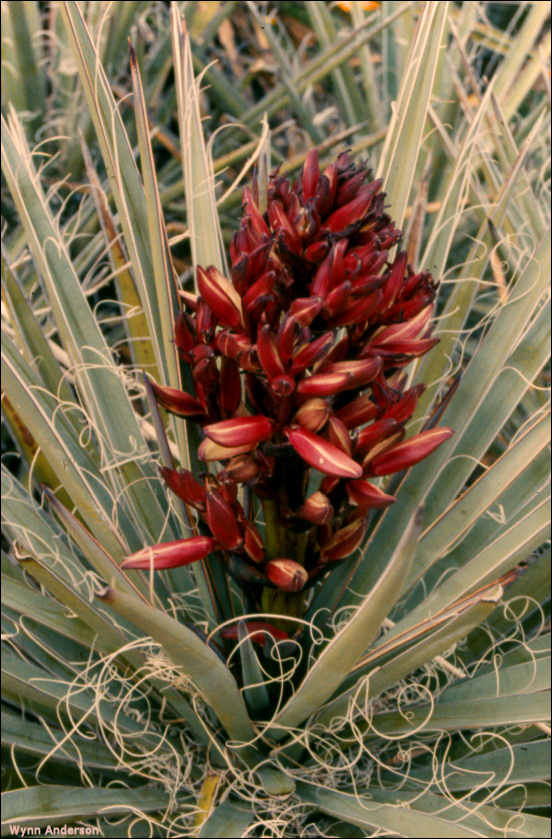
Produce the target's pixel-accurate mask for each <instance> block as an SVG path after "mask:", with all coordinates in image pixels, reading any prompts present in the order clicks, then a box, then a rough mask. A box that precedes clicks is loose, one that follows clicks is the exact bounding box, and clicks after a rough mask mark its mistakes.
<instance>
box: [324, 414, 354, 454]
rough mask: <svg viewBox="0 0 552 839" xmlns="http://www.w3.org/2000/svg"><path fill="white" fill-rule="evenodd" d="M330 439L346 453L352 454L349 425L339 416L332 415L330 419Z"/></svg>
mask: <svg viewBox="0 0 552 839" xmlns="http://www.w3.org/2000/svg"><path fill="white" fill-rule="evenodd" d="M328 440H329V441H330V443H332V444H333V445H334V446H337V448H338V449H341V450H342V451H344V452H345V454H349V455H350V454H352V451H353V447H352V443H351V438H350V436H349V431H348V429H347V426H346V425H345V423H344V422H342V421H341V420H340V419H338V418H337V417H330V419H329V420H328Z"/></svg>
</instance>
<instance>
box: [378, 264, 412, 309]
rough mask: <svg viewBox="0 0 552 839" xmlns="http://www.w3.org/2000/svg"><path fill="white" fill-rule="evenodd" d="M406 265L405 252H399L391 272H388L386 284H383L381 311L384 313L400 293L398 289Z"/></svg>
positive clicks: (402, 279)
mask: <svg viewBox="0 0 552 839" xmlns="http://www.w3.org/2000/svg"><path fill="white" fill-rule="evenodd" d="M406 263H407V255H406V251H401V253H399V254H397V258H396V259H395V261H394V263H393V265H392V266H391V270H390V272H389V277H388V279H387V282H386V283H385V287H384V289H383V298H382V309H383V311H385V310H386V309H389V308H390V307H391V306H392V305H393V303H394V302H395V298H396V296H397V294H398V293H399V291H400V288H401V286H402V284H403V281H404V274H405V271H406Z"/></svg>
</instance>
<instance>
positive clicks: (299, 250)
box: [125, 151, 452, 592]
mask: <svg viewBox="0 0 552 839" xmlns="http://www.w3.org/2000/svg"><path fill="white" fill-rule="evenodd" d="M384 198H385V195H384V193H383V192H382V191H381V181H379V180H370V173H369V172H368V170H367V169H366V168H365V167H364V166H362V165H361V166H358V167H357V166H356V165H355V164H354V163H353V162H352V161H351V159H350V156H349V154H347V153H344V154H341V155H340V156H339V157H338V158H337V160H336V162H335V163H333V164H331V165H330V166H328V167H327V168H326V169H325V170H324V171H322V172H321V171H320V167H319V162H318V155H317V153H316V151H311V152H310V154H309V155H308V157H307V159H306V162H305V165H304V168H303V170H302V173H301V176H300V177H299V179H298V180H297V182H295V183H293V184H292V183H290V181H289V180H287V179H285V178H284V177H281V176H279V175H278V174H277V173H276V174H274V175H273V176H272V177H271V179H270V182H269V185H268V192H267V208H266V210H264V211H263V209H262V208H261V207H260V206H259V197H258V194H257V187H256V185H255V183H254V184H253V187H252V189H251V190H249V189H246V190H245V191H244V197H243V216H242V219H241V225H240V229H239V231H238V232H237V233H236V234H235V236H234V238H233V241H232V244H231V249H230V255H231V261H232V269H231V278H230V279H229V278H227V277H225V276H223V275H222V274H221V273H220V271H218V270H217V269H216V268H214V267H212V266H211V267H208V268H202V267H199V268H198V269H197V288H198V292H199V294H198V295H195V294H191V293H188V292H181V296H182V300H183V303H184V309H183V311H182V312H181V313H180V315H179V317H178V320H177V324H176V330H175V341H176V345H177V347H178V351H179V353H180V356H181V358H182V361H183V363H184V364H186V365H188V366H189V368H190V371H191V376H192V379H193V383H194V389H195V392H194V393H193V394H192V393H186V392H183V391H179V390H175V389H172V388H168V387H162V386H159V385H154V391H155V394H156V397H157V399H158V401H159V403H160V404H161V405H162V406H163V407H164V408H166V409H167V410H168V411H171V412H173V413H175V414H178V415H179V416H182V417H185V418H187V419H189V420H192V421H194V422H196V423H198V424H199V425H200V426H201V427H202V429H203V435H204V437H203V440H202V442H201V444H200V446H199V452H198V454H199V458H200V459H201V460H203V461H205V462H216V463H218V464H220V466H219V467H218V468H219V471H218V473H216V474H213V473H212V472H211V473H209V474H205V475H203V476H199V475H198V476H194V475H193V474H192V473H191V472H187V471H176V470H171V469H166V468H165V469H163V470H162V474H163V478H164V479H165V481H166V483H167V486H168V487H169V488H170V489H171V490H172V491H173V492H174V493H176V494H177V495H178V496H179V497H180V498H181V499H182V500H183V501H184V502H185V503H186V505H188V506H189V507H192V508H194V510H196V511H197V514H198V524H199V531H200V532H201V534H203V535H197V536H193V537H191V538H189V539H184V540H181V541H178V542H174V543H168V544H163V545H158V546H154V547H152V548H146V549H144V550H143V551H140V552H139V553H138V554H134V555H133V556H132V557H129V558H128V559H127V560H126V561H125V566H126V567H129V568H147V567H150V563H152V562H153V567H154V568H156V569H158V568H167V567H171V566H176V565H181V564H186V563H189V562H194V561H196V560H198V559H202V558H205V557H207V556H208V554H209V553H210V552H212V551H215V550H218V551H222V552H223V554H224V556H225V557H226V561H227V567H228V570H229V573H231V574H232V575H233V576H234V577H235V578H236V579H238V580H239V581H240V582H241V583H242V585H243V586H244V587H247V588H248V590H249V591H250V592H251V591H260V590H262V588H263V587H264V586H275V587H277V588H280V589H282V590H284V591H286V592H297V591H300V590H302V589H303V588H304V587H305V586H306V585H307V584H308V583H309V581H314V580H317V579H319V577H320V576H321V575H323V574H324V573H325V572H326V571H328V570H329V569H331V567H332V565H333V564H334V563H336V562H338V561H339V560H342V559H344V558H345V557H347V556H349V555H350V554H351V553H352V552H353V551H354V550H355V549H356V548H357V547H358V546H359V545H360V544H361V542H362V540H363V537H364V535H365V531H366V525H367V517H368V514H369V512H370V511H371V510H373V509H382V508H384V507H387V506H388V505H389V504H392V503H393V501H394V500H395V499H394V497H393V496H392V495H389V494H387V493H386V492H384V490H383V489H382V488H381V487H380V486H379V485H378V483H376V482H375V479H377V478H379V477H380V476H385V475H390V474H392V473H395V472H399V471H402V470H404V469H407V468H408V467H410V466H413V465H414V464H416V463H418V462H419V461H420V460H422V459H423V458H425V457H426V456H427V455H429V454H430V453H431V452H432V451H433V450H434V449H435V448H436V447H437V446H439V445H440V444H441V443H442V442H443V441H444V440H446V439H447V438H448V437H449V436H450V435H451V434H452V431H451V430H450V429H448V428H432V429H430V430H426V431H422V432H421V433H418V434H416V435H415V436H412V437H410V438H409V439H406V440H405V439H404V436H405V423H406V422H407V421H408V420H409V418H410V417H411V416H412V414H413V412H414V410H415V407H416V402H417V400H418V398H419V396H420V394H421V392H422V391H423V386H422V385H416V386H414V387H410V388H406V379H407V376H406V375H405V373H404V370H403V368H404V367H405V366H406V365H408V364H409V363H410V362H411V361H412V360H413V359H414V358H417V357H419V356H422V355H423V354H424V353H426V352H428V350H430V349H431V348H432V347H433V346H434V345H435V343H436V339H435V338H432V337H431V328H432V323H431V319H432V312H433V302H434V297H435V291H436V284H435V283H434V281H433V279H432V277H431V275H430V274H429V273H427V272H421V273H414V272H413V271H412V269H411V268H410V267H409V266H408V265H407V259H406V254H405V253H404V252H398V253H397V254H396V255H395V256H394V257H393V258H390V251H391V249H393V248H394V246H395V245H396V244H397V243H398V242H399V240H400V238H401V233H400V231H399V230H397V228H396V227H395V226H394V224H393V222H392V220H391V219H390V218H389V216H388V215H386V213H385V212H384ZM244 485H246V486H247V487H248V491H247V492H246V493H245V494H244V493H242V492H240V489H241V488H242V487H243V486H244ZM244 498H245V499H247V500H246V501H245V502H243V499H244ZM239 499H242V502H243V503H242V502H241V501H240V500H239Z"/></svg>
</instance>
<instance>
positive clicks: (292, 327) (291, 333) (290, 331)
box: [277, 315, 300, 362]
mask: <svg viewBox="0 0 552 839" xmlns="http://www.w3.org/2000/svg"><path fill="white" fill-rule="evenodd" d="M299 330H300V326H299V322H298V320H297V318H296V317H294V315H287V317H285V318H284V320H283V321H282V325H281V327H280V329H279V331H278V338H277V348H278V355H279V356H280V358H281V359H282V361H283V362H287V361H289V359H290V358H291V356H292V355H293V346H294V344H295V339H296V337H297V334H298V332H299Z"/></svg>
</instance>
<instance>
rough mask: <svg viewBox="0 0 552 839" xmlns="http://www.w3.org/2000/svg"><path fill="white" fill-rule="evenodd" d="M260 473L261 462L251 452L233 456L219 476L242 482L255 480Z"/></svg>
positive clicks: (223, 478) (224, 479) (227, 479)
mask: <svg viewBox="0 0 552 839" xmlns="http://www.w3.org/2000/svg"><path fill="white" fill-rule="evenodd" d="M258 474H259V464H258V463H257V461H256V460H255V458H254V457H252V456H251V455H250V454H239V455H238V456H237V457H233V458H232V460H231V461H230V463H229V464H228V466H227V467H226V468H225V469H223V470H222V472H221V473H220V475H219V477H220V479H221V480H223V481H235V482H236V483H239V484H242V483H247V481H252V480H254V479H255V478H256V477H257V475H258Z"/></svg>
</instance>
